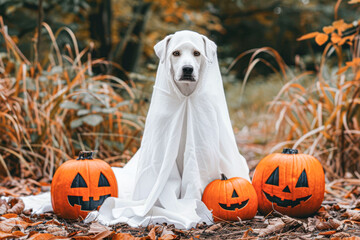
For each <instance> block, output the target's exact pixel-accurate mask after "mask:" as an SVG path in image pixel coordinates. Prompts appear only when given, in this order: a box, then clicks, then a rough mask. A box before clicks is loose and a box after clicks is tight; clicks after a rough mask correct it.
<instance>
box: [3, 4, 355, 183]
mask: <svg viewBox="0 0 360 240" xmlns="http://www.w3.org/2000/svg"><path fill="white" fill-rule="evenodd" d="M359 6H360V5H359V1H357V0H351V1H341V0H338V1H326V0H283V1H279V0H269V1H261V0H252V1H247V0H226V1H223V0H210V1H205V0H203V1H198V0H196V1H195V0H187V1H176V0H168V1H166V0H134V1H133V0H104V1H100V0H61V1H60V0H48V1H44V0H1V1H0V15H1V19H0V33H1V35H0V175H1V176H2V177H9V178H13V177H21V178H27V177H31V178H33V179H36V180H41V179H45V180H50V179H51V178H52V176H53V174H54V171H55V169H56V168H57V167H58V166H59V165H60V164H61V163H63V162H64V161H65V160H67V159H71V158H74V157H75V156H76V155H77V154H78V152H79V151H80V150H96V151H97V157H98V158H101V159H103V160H105V161H107V162H108V163H109V164H110V165H112V166H123V165H124V164H125V163H126V162H127V161H128V160H129V159H131V157H132V156H133V154H134V153H135V152H136V151H137V149H138V147H139V145H140V141H141V136H142V133H143V129H144V123H145V119H146V113H147V109H148V106H149V101H150V99H151V92H152V85H153V83H154V79H155V74H156V67H157V63H158V59H157V57H156V56H155V54H154V51H153V46H154V45H155V44H156V43H157V42H158V41H159V40H161V39H162V38H164V37H165V36H166V35H167V34H170V33H173V32H175V31H178V30H182V29H189V30H194V31H197V32H199V33H201V34H204V35H206V36H208V37H209V38H210V39H212V40H213V41H215V42H216V43H217V45H218V56H219V60H220V66H221V71H222V73H223V80H224V84H225V93H226V97H227V101H228V107H229V112H230V118H231V120H232V124H233V127H234V132H235V135H236V138H237V140H238V145H239V149H240V152H241V153H242V154H244V155H245V157H246V159H247V160H248V163H249V166H250V168H251V169H252V170H253V169H254V167H255V166H256V164H257V163H258V161H259V160H260V159H261V158H262V157H264V156H265V155H267V154H269V153H270V152H280V151H281V149H282V148H283V147H294V148H298V149H299V150H300V152H304V153H308V154H312V155H314V156H315V157H317V158H318V159H319V160H320V161H321V162H322V164H323V167H324V169H325V171H326V176H327V178H328V179H336V178H338V177H343V176H347V177H357V178H359V177H360V174H359V167H360V165H359V156H360V149H359V141H360V123H359V121H360V111H359V104H360V98H359V94H360V88H359V81H360V80H359V78H360V70H359V63H360V60H359V59H360V58H359V51H360V50H359V48H358V46H359V35H358V33H359V28H358V23H359V19H358V13H359V11H358V10H359ZM309 33H310V34H309Z"/></svg>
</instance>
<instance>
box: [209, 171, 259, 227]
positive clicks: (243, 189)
mask: <svg viewBox="0 0 360 240" xmlns="http://www.w3.org/2000/svg"><path fill="white" fill-rule="evenodd" d="M202 201H203V202H204V203H205V205H206V206H207V207H208V208H209V210H210V211H212V213H213V217H214V220H215V222H217V221H221V220H229V221H237V220H238V218H240V219H242V220H246V219H252V218H254V216H255V214H256V212H257V207H258V201H257V196H256V193H255V190H254V188H253V186H252V185H251V183H250V182H248V181H247V180H245V179H243V178H240V177H235V178H230V179H227V178H226V177H225V175H224V174H222V178H221V180H219V179H218V180H215V181H212V182H211V183H210V184H209V185H208V186H207V187H206V188H205V190H204V194H203V196H202Z"/></svg>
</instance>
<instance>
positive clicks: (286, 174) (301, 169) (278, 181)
mask: <svg viewBox="0 0 360 240" xmlns="http://www.w3.org/2000/svg"><path fill="white" fill-rule="evenodd" d="M252 184H253V186H254V188H255V190H256V193H257V196H258V200H259V211H260V212H261V213H262V214H264V215H266V214H268V213H270V212H271V211H272V209H275V210H277V211H278V212H280V213H283V214H286V215H289V216H292V217H307V216H310V215H312V214H314V213H315V212H316V211H317V210H318V209H319V208H320V206H321V203H322V201H323V199H324V193H325V176H324V170H323V168H322V166H321V164H320V162H319V161H318V160H317V159H316V158H315V157H313V156H310V155H307V154H299V153H298V150H296V149H289V148H286V149H284V150H283V152H282V153H273V154H270V155H268V156H266V157H265V158H264V159H262V160H261V161H260V163H259V164H258V165H257V167H256V169H255V173H254V177H253V182H252Z"/></svg>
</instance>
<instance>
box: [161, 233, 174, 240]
mask: <svg viewBox="0 0 360 240" xmlns="http://www.w3.org/2000/svg"><path fill="white" fill-rule="evenodd" d="M176 238H177V236H176V235H174V234H165V235H163V236H161V237H159V240H172V239H176Z"/></svg>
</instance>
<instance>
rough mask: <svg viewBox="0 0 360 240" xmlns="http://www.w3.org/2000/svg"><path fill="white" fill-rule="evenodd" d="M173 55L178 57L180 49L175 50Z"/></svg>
mask: <svg viewBox="0 0 360 240" xmlns="http://www.w3.org/2000/svg"><path fill="white" fill-rule="evenodd" d="M172 55H174V56H175V57H178V56H180V52H179V51H174V52H173V53H172Z"/></svg>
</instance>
